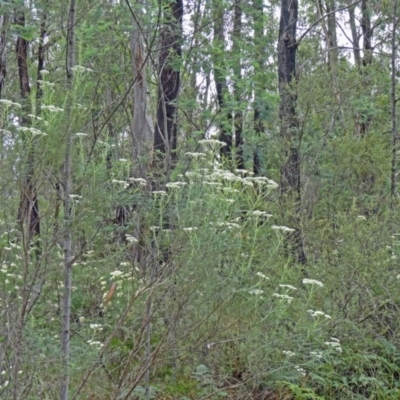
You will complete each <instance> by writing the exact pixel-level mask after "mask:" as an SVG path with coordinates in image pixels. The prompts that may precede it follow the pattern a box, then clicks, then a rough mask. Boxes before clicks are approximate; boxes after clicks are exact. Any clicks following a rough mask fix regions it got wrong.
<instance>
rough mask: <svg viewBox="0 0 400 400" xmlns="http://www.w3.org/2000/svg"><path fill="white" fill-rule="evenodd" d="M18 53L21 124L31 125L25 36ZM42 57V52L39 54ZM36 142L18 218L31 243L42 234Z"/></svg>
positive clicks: (20, 16)
mask: <svg viewBox="0 0 400 400" xmlns="http://www.w3.org/2000/svg"><path fill="white" fill-rule="evenodd" d="M15 24H16V25H18V26H20V27H24V26H25V14H24V12H23V11H20V10H17V11H16V12H15ZM15 51H16V54H17V65H18V76H19V85H20V96H21V103H22V111H23V113H22V118H21V126H29V124H30V120H29V117H28V114H30V112H31V106H30V99H29V96H30V92H31V89H30V86H29V75H28V41H27V40H25V39H24V38H23V37H21V36H18V37H17V43H16V47H15ZM39 59H40V54H39ZM34 145H35V143H34V141H33V143H32V145H30V146H29V148H27V154H26V171H25V174H24V175H25V178H24V183H23V187H22V191H21V200H20V208H19V212H18V219H19V221H20V222H21V223H22V224H23V223H26V224H27V226H28V243H31V241H32V239H33V238H34V237H35V236H39V235H40V217H39V203H38V198H37V190H36V184H35V182H34V172H35V171H34V169H35V166H34V163H35V146H34Z"/></svg>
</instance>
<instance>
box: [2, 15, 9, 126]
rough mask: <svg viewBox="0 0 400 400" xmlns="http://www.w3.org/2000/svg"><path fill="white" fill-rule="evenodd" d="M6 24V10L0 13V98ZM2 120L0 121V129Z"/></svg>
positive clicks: (3, 76)
mask: <svg viewBox="0 0 400 400" xmlns="http://www.w3.org/2000/svg"><path fill="white" fill-rule="evenodd" d="M7 25H8V14H7V13H6V11H4V12H3V14H1V15H0V99H2V98H3V97H4V87H5V79H6V73H7V66H6V29H7ZM1 128H2V121H0V129H1Z"/></svg>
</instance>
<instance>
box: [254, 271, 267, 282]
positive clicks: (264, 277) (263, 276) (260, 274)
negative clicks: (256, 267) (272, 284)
mask: <svg viewBox="0 0 400 400" xmlns="http://www.w3.org/2000/svg"><path fill="white" fill-rule="evenodd" d="M256 276H258V277H260V278H262V279H265V280H268V279H269V278H268V276H266V275H264V274H263V273H262V272H256Z"/></svg>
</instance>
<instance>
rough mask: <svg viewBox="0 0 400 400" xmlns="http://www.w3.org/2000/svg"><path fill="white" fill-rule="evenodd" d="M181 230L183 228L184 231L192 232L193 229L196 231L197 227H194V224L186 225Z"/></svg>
mask: <svg viewBox="0 0 400 400" xmlns="http://www.w3.org/2000/svg"><path fill="white" fill-rule="evenodd" d="M183 230H184V231H185V232H194V231H197V227H196V226H193V227H187V228H183Z"/></svg>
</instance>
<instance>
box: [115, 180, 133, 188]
mask: <svg viewBox="0 0 400 400" xmlns="http://www.w3.org/2000/svg"><path fill="white" fill-rule="evenodd" d="M111 182H112V183H116V184H118V185H122V186H123V187H124V189H126V188H127V187H129V183H128V182H125V181H119V180H118V179H113V180H112V181H111Z"/></svg>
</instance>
